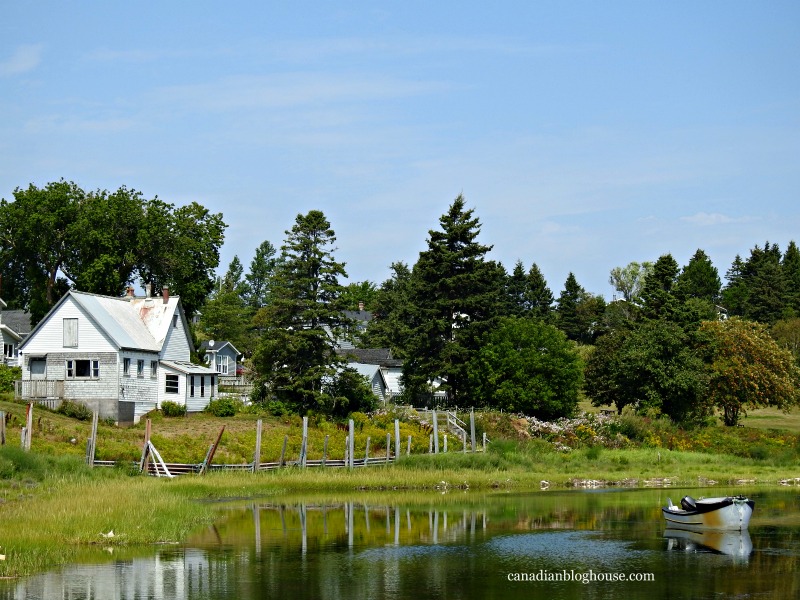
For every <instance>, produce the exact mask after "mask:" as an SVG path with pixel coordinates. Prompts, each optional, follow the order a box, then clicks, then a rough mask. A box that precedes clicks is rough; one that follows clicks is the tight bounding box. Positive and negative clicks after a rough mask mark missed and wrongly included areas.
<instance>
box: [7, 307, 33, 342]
mask: <svg viewBox="0 0 800 600" xmlns="http://www.w3.org/2000/svg"><path fill="white" fill-rule="evenodd" d="M0 321H2V323H3V325H7V326H8V328H9V329H13V330H14V331H16V332H17V333H18V334H19V335H20V336H21V337H25V336H26V335H28V334H29V333H30V332H31V315H30V313H28V312H25V311H24V310H3V312H2V314H0Z"/></svg>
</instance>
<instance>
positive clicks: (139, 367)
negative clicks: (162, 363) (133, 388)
mask: <svg viewBox="0 0 800 600" xmlns="http://www.w3.org/2000/svg"><path fill="white" fill-rule="evenodd" d="M136 376H137V377H144V360H142V359H139V360H137V361H136Z"/></svg>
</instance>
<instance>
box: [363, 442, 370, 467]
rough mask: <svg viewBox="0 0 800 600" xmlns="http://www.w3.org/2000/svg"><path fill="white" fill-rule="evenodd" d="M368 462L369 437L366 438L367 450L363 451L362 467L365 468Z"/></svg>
mask: <svg viewBox="0 0 800 600" xmlns="http://www.w3.org/2000/svg"><path fill="white" fill-rule="evenodd" d="M368 461H369V436H367V449H366V450H364V466H365V467H366V466H367V462H368Z"/></svg>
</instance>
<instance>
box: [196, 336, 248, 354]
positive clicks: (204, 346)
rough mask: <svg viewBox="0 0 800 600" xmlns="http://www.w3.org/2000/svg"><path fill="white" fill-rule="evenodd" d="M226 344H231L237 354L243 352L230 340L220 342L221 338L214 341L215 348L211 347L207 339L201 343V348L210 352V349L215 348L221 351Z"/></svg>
mask: <svg viewBox="0 0 800 600" xmlns="http://www.w3.org/2000/svg"><path fill="white" fill-rule="evenodd" d="M225 346H230V347H231V350H233V351H234V352H235V353H236V356H239V355H240V354H241V352H239V351H238V350H237V349H236V346H234V345H233V344H231V343H230V342H220V341H219V340H217V341H215V342H214V347H213V348H211V347H210V346H209V345H208V340H206V341H205V342H201V344H200V350H201V351H203V352H208V351H209V350H213V351H214V352H219V351H220V350H222V348H224V347H225Z"/></svg>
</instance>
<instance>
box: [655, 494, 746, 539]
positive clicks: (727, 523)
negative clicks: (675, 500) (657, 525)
mask: <svg viewBox="0 0 800 600" xmlns="http://www.w3.org/2000/svg"><path fill="white" fill-rule="evenodd" d="M694 502H695V506H694V507H693V508H691V509H689V510H683V509H679V508H678V507H676V506H668V507H665V508H662V509H661V512H662V514H663V515H664V519H665V520H666V521H667V526H668V527H690V528H693V529H715V530H719V531H741V530H743V529H747V526H748V525H749V524H750V517H751V516H752V514H753V508H754V505H755V503H754V502H753V501H752V500H748V499H747V498H742V497H741V496H736V497H730V496H729V497H726V498H705V499H703V500H696V501H694Z"/></svg>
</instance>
